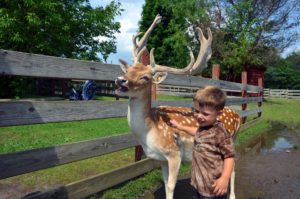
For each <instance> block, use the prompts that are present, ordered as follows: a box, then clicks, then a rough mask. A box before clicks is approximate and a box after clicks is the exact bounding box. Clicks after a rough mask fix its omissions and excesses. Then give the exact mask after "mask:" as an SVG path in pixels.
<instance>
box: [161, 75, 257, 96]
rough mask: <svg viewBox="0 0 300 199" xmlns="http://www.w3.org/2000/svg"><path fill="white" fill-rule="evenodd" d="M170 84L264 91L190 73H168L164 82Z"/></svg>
mask: <svg viewBox="0 0 300 199" xmlns="http://www.w3.org/2000/svg"><path fill="white" fill-rule="evenodd" d="M163 83H164V84H168V85H183V86H188V87H198V88H200V87H204V86H207V85H212V86H217V87H219V88H221V89H224V90H236V91H241V90H247V91H248V92H250V93H251V92H260V91H262V88H261V87H258V86H252V85H248V84H247V85H243V84H240V83H235V82H228V81H223V80H214V79H209V78H204V77H195V76H189V75H175V74H168V76H167V78H166V80H165V81H164V82H163Z"/></svg>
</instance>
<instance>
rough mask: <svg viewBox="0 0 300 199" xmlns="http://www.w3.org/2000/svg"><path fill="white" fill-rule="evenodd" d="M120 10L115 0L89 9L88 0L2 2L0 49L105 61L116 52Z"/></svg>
mask: <svg viewBox="0 0 300 199" xmlns="http://www.w3.org/2000/svg"><path fill="white" fill-rule="evenodd" d="M120 11H121V10H120V4H119V3H116V2H115V1H112V2H111V3H110V4H109V5H107V6H106V7H98V8H92V7H91V6H90V4H89V0H55V1H54V0H43V1H40V0H20V1H10V0H2V1H1V2H0V48H4V49H11V50H16V51H22V52H29V53H39V54H45V55H53V56H65V57H68V58H78V59H88V60H100V59H99V57H97V53H101V54H102V56H103V58H104V60H106V59H107V57H108V55H109V54H110V53H113V52H116V45H115V36H114V33H117V32H119V28H120V24H119V22H115V21H114V17H115V16H116V15H119V14H120ZM99 36H101V37H105V38H107V39H106V40H105V41H100V40H98V39H97V37H99Z"/></svg>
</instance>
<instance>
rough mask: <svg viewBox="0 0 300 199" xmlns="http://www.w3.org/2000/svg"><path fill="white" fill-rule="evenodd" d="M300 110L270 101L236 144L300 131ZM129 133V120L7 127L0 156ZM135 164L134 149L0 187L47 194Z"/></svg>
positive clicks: (132, 188)
mask: <svg viewBox="0 0 300 199" xmlns="http://www.w3.org/2000/svg"><path fill="white" fill-rule="evenodd" d="M177 98H178V97H169V96H159V97H158V99H162V100H165V99H176V100H178V99H177ZM252 106H253V105H252ZM299 106H300V100H285V99H276V100H274V99H273V100H267V101H266V102H264V103H263V114H262V116H263V117H262V120H261V121H260V122H259V123H257V124H256V125H255V126H253V127H251V128H248V129H246V130H245V131H243V132H241V133H240V134H239V136H238V138H237V143H241V142H243V141H244V140H247V139H248V138H249V137H251V136H253V135H254V134H257V133H260V132H261V131H263V130H265V129H267V128H269V127H270V125H269V121H274V122H280V123H283V124H285V125H287V126H289V127H290V128H293V129H296V128H297V127H300V117H299V116H298V110H299ZM127 132H130V130H129V128H128V125H127V120H126V118H112V119H99V120H89V121H81V122H64V123H51V124H37V125H25V126H15V127H4V128H0V153H7V152H15V151H22V150H28V149H33V148H41V147H47V146H53V145H59V144H64V143H72V142H78V141H82V140H90V139H94V138H99V137H105V136H111V135H116V134H122V133H127ZM133 161H134V149H133V148H130V149H126V150H122V151H120V152H115V153H112V154H107V155H104V156H101V157H96V158H91V159H88V160H83V161H79V162H75V163H70V164H66V165H62V166H58V167H54V168H50V169H45V170H41V171H37V172H32V173H28V174H24V175H20V176H16V177H12V178H8V179H5V180H1V181H0V187H1V184H17V185H22V186H23V187H25V189H28V190H34V189H38V190H46V189H48V188H49V187H52V186H55V185H61V184H68V183H71V182H73V181H76V180H79V179H83V178H86V177H89V176H92V175H95V174H97V173H101V172H105V171H108V170H112V169H115V168H118V167H121V166H124V165H126V164H129V163H131V162H133ZM100 165H101V166H100ZM187 171H189V165H185V166H183V167H182V168H181V173H186V172H187ZM160 176H161V174H160V171H158V170H156V171H153V172H150V173H148V174H146V175H145V176H144V177H142V178H139V179H137V180H135V181H131V182H128V183H126V184H125V185H124V186H122V187H121V188H118V189H111V190H108V191H107V192H106V193H105V194H104V195H103V196H102V198H136V197H138V196H139V195H140V194H141V193H143V191H145V190H148V189H150V188H153V187H155V186H157V184H158V183H160V182H161V180H160V179H161V177H160Z"/></svg>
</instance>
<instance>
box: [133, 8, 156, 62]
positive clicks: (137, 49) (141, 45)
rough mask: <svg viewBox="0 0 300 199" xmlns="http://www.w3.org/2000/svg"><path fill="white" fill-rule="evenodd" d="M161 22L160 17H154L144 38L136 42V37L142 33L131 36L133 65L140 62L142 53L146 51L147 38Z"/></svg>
mask: <svg viewBox="0 0 300 199" xmlns="http://www.w3.org/2000/svg"><path fill="white" fill-rule="evenodd" d="M160 22H161V16H160V15H159V14H158V15H156V17H155V19H154V21H153V23H152V24H151V26H150V27H149V28H148V30H147V31H146V33H145V34H144V36H143V37H142V38H141V39H140V40H138V36H140V35H141V34H142V32H139V33H137V34H136V35H133V37H132V42H133V63H134V64H136V63H138V62H139V61H140V58H141V55H142V53H143V52H144V51H145V50H146V44H147V41H148V38H149V36H150V34H151V32H152V31H153V29H154V28H155V26H156V25H157V24H159V23H160Z"/></svg>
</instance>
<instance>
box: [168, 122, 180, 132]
mask: <svg viewBox="0 0 300 199" xmlns="http://www.w3.org/2000/svg"><path fill="white" fill-rule="evenodd" d="M170 124H171V127H173V128H176V129H179V124H178V122H176V121H175V120H170ZM179 130H180V129H179Z"/></svg>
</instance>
